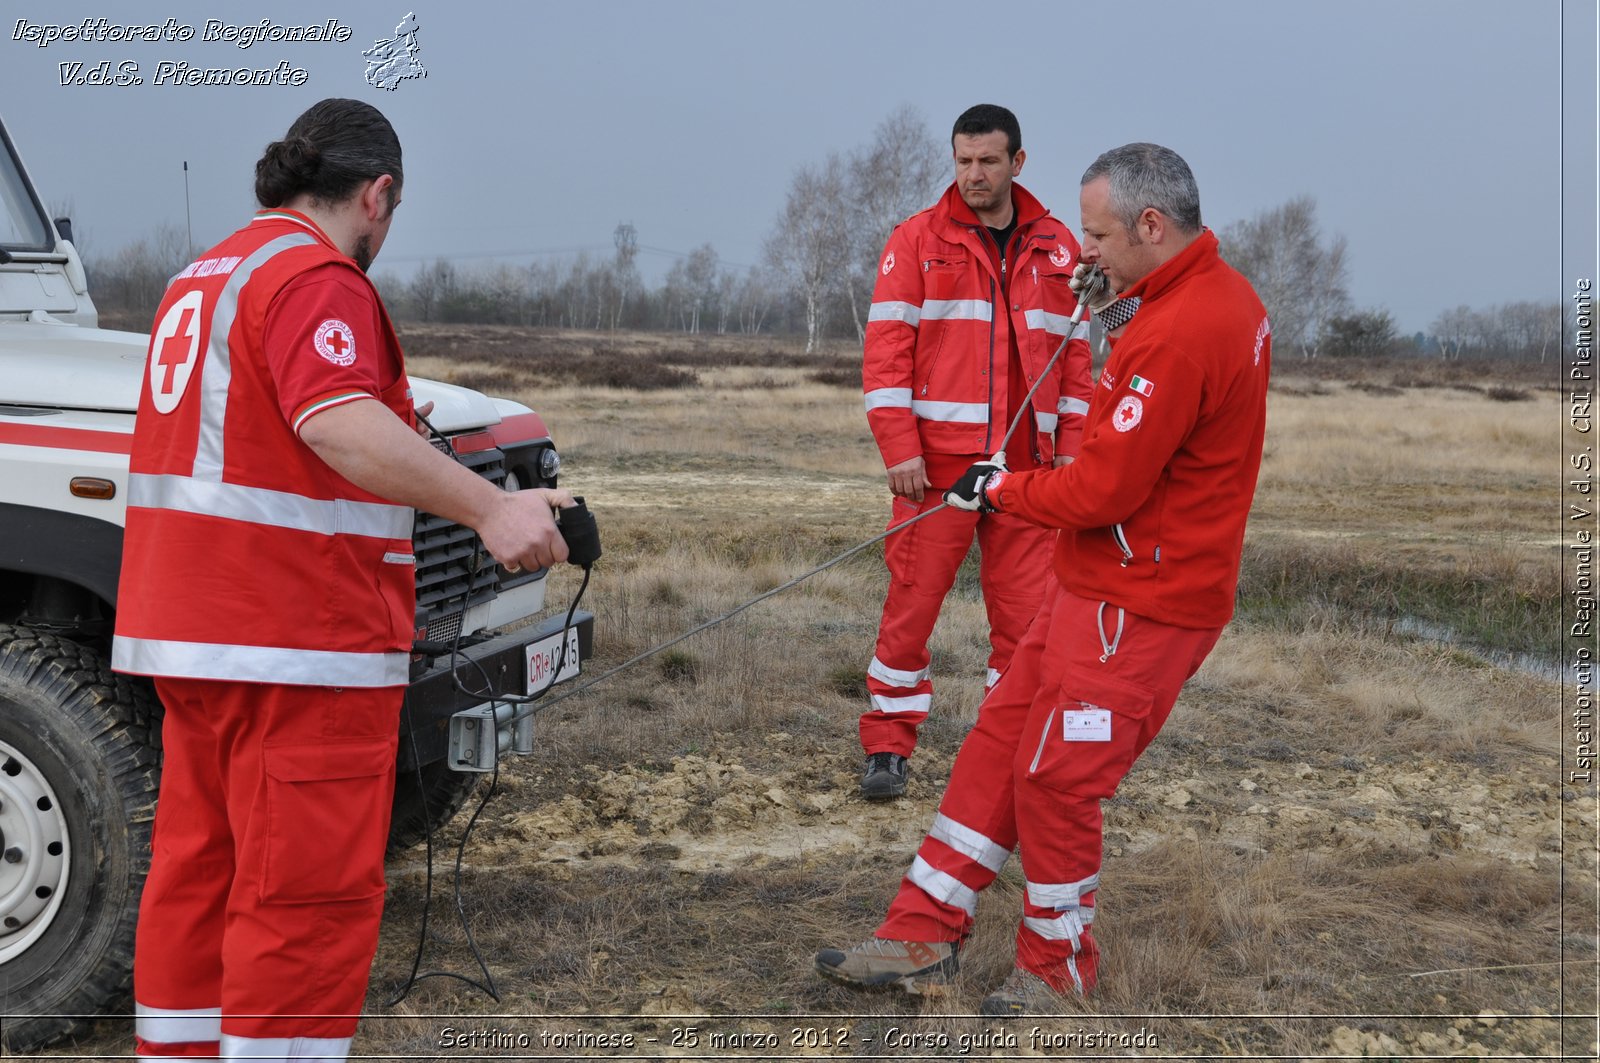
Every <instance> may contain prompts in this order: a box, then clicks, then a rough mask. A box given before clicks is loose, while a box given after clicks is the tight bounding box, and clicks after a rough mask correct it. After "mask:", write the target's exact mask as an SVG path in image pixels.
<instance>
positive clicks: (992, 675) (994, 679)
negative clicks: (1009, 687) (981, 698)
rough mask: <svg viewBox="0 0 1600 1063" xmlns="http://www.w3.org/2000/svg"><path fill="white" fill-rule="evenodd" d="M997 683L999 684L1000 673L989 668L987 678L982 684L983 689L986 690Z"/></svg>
mask: <svg viewBox="0 0 1600 1063" xmlns="http://www.w3.org/2000/svg"><path fill="white" fill-rule="evenodd" d="M998 682H1000V673H999V671H998V670H996V669H994V668H991V669H989V678H988V679H987V680H986V681H985V682H984V684H983V688H984V689H985V690H987V689H989V688H990V687H992V686H994V685H995V684H996V683H998Z"/></svg>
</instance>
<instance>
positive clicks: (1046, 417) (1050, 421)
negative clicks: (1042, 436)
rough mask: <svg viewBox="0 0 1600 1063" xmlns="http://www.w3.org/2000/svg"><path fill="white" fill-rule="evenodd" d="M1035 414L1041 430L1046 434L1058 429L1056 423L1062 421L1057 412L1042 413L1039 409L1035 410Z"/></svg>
mask: <svg viewBox="0 0 1600 1063" xmlns="http://www.w3.org/2000/svg"><path fill="white" fill-rule="evenodd" d="M1033 416H1034V418H1035V419H1036V420H1037V421H1038V422H1039V431H1041V432H1044V433H1046V434H1049V433H1051V432H1054V431H1055V430H1056V424H1057V423H1058V422H1059V421H1060V418H1058V417H1057V416H1056V415H1055V414H1053V413H1040V412H1039V411H1038V410H1034V411H1033Z"/></svg>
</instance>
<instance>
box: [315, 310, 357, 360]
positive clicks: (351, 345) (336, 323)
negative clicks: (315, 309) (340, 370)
mask: <svg viewBox="0 0 1600 1063" xmlns="http://www.w3.org/2000/svg"><path fill="white" fill-rule="evenodd" d="M311 344H312V346H314V347H315V348H316V349H317V353H318V354H320V355H322V357H324V358H326V359H327V360H328V361H330V362H332V363H333V364H334V365H350V364H351V363H353V362H354V361H355V360H356V335H355V333H353V332H351V331H350V326H349V325H346V324H345V323H344V322H343V321H340V320H339V319H338V318H336V317H330V318H328V320H326V321H324V322H323V323H322V324H320V325H318V326H317V333H316V335H315V336H313V337H312V339H311Z"/></svg>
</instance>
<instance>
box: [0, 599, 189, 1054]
mask: <svg viewBox="0 0 1600 1063" xmlns="http://www.w3.org/2000/svg"><path fill="white" fill-rule="evenodd" d="M160 720H161V710H160V703H159V702H157V701H156V698H155V694H154V692H153V691H152V690H151V689H150V687H149V686H148V685H147V684H146V683H144V682H142V681H139V680H136V679H132V678H129V677H127V676H122V675H117V674H115V673H113V672H112V671H111V669H110V667H109V665H108V664H107V662H106V660H105V659H104V658H103V657H101V656H100V655H99V654H97V653H96V652H95V651H94V650H92V649H90V648H89V647H87V646H84V645H81V644H79V643H76V642H72V641H70V640H68V639H64V638H59V637H57V636H55V635H51V634H47V633H44V632H41V631H38V630H34V629H31V628H26V627H18V626H13V625H9V624H0V835H3V838H0V1010H3V1013H4V1014H6V1015H8V1016H12V1015H16V1016H28V1017H26V1018H20V1019H8V1020H7V1021H6V1022H5V1024H4V1027H3V1029H0V1039H3V1044H4V1047H5V1049H6V1050H7V1051H9V1052H13V1053H21V1052H28V1051H32V1050H34V1049H37V1048H40V1047H42V1046H44V1045H46V1044H49V1043H50V1042H52V1041H55V1040H58V1039H60V1038H62V1037H65V1036H67V1035H68V1034H71V1033H74V1032H77V1031H79V1030H81V1029H83V1028H84V1027H86V1026H87V1025H88V1018H87V1017H88V1016H92V1015H97V1014H102V1013H105V1012H106V1011H108V1010H109V1009H111V1008H113V1007H115V1006H121V1005H123V1004H124V1003H125V1001H126V999H127V997H128V994H129V991H130V989H131V987H132V984H133V930H134V922H135V919H136V918H137V916H138V912H139V892H140V889H141V888H142V887H143V885H144V878H145V873H146V871H148V870H149V866H150V827H151V822H152V820H153V819H154V816H155V804H156V790H157V788H158V784H159V780H160V768H159V766H158V765H159V757H158V753H157V750H158V747H159V744H160Z"/></svg>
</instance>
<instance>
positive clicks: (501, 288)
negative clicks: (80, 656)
mask: <svg viewBox="0 0 1600 1063" xmlns="http://www.w3.org/2000/svg"><path fill="white" fill-rule="evenodd" d="M949 180H950V153H949V148H948V145H947V144H945V143H944V142H943V141H941V140H940V139H938V138H937V137H935V136H934V135H933V134H932V133H931V132H930V131H929V127H928V124H927V122H926V121H925V120H924V118H923V116H922V115H921V114H920V113H919V112H918V111H917V110H916V109H915V108H913V107H911V106H908V105H907V106H902V107H900V108H898V109H897V110H895V111H894V112H892V113H891V114H890V115H889V116H888V117H886V118H885V119H884V120H883V121H882V122H881V123H879V125H878V126H877V128H876V129H875V130H874V131H873V133H872V136H871V138H870V139H869V140H868V141H867V142H866V143H865V144H862V145H860V146H857V147H856V148H854V149H851V150H849V151H845V152H831V153H829V155H828V156H827V157H826V158H825V159H823V160H822V161H821V162H819V163H815V164H805V165H802V166H800V167H798V168H797V169H796V170H795V173H794V175H793V177H792V179H791V180H790V183H789V187H788V189H787V190H786V192H785V196H784V202H783V206H782V209H780V210H779V211H778V213H777V216H776V217H775V218H774V219H773V221H772V223H771V226H770V228H769V231H768V235H767V237H766V239H765V240H764V241H763V243H762V253H761V260H760V261H759V262H758V263H757V264H755V265H752V266H738V267H735V266H730V265H726V264H724V263H723V262H722V261H721V260H720V258H719V256H718V254H717V251H716V249H715V248H714V247H713V246H712V245H711V244H709V243H707V244H702V245H701V246H700V247H697V248H695V249H694V250H692V251H690V252H689V253H687V254H686V255H683V256H682V257H681V258H679V259H678V261H676V262H675V263H674V264H673V265H672V267H671V268H670V269H669V270H668V271H667V272H666V275H665V276H664V277H663V279H662V280H661V282H660V283H658V284H656V285H654V286H651V285H648V284H646V283H645V282H644V281H643V279H642V278H641V275H640V271H639V266H638V255H639V234H638V231H637V229H636V228H635V227H634V225H633V224H632V223H631V222H626V221H624V222H621V223H619V224H618V225H617V226H616V228H615V230H614V231H613V233H612V245H613V250H612V252H611V253H610V254H598V255H597V254H591V253H582V254H578V255H576V256H573V257H571V258H567V259H562V260H556V261H544V262H535V263H532V264H529V265H510V264H504V263H502V264H494V265H458V264H456V263H453V262H450V261H447V260H445V259H442V258H441V259H435V260H434V261H432V262H428V263H425V264H423V265H422V266H420V267H418V268H417V269H416V270H415V271H414V272H413V273H412V275H411V276H410V277H402V276H400V275H398V274H395V273H393V272H387V271H385V272H381V273H378V274H375V275H374V278H373V280H374V283H375V284H376V285H377V286H378V289H379V291H380V292H381V293H382V295H383V298H384V302H385V304H386V305H387V306H388V308H389V311H390V313H391V314H392V315H393V316H394V317H395V319H396V320H399V321H418V322H441V323H450V324H468V323H476V324H502V325H522V326H530V327H537V328H571V329H595V330H615V329H639V330H650V331H682V332H687V333H700V332H716V333H742V334H747V335H754V334H763V335H786V334H787V335H795V334H798V335H803V336H805V338H806V350H807V351H808V352H810V351H815V350H816V349H817V348H818V347H819V346H820V345H821V344H822V343H823V342H824V341H825V340H830V339H831V340H834V341H838V340H842V339H846V338H849V337H853V338H854V339H856V340H857V341H859V340H860V339H861V338H862V336H863V335H864V334H865V329H866V321H867V312H868V309H869V307H870V303H871V299H872V286H873V281H874V280H875V279H876V277H877V265H878V256H879V255H880V254H881V253H882V250H883V246H884V244H885V242H887V240H888V238H889V233H890V231H891V230H892V229H893V228H894V226H895V225H897V224H898V223H899V222H900V221H902V220H903V219H905V218H907V217H909V216H910V215H911V214H913V213H915V212H916V211H918V210H921V209H923V208H924V207H927V206H930V205H931V204H932V203H933V202H934V201H935V200H936V199H937V198H938V196H939V193H940V192H941V191H942V189H943V188H944V187H945V186H946V185H947V184H948V183H949ZM1217 236H1218V239H1219V240H1220V241H1221V245H1222V254H1223V257H1224V258H1225V259H1227V261H1228V262H1230V263H1231V264H1232V265H1233V266H1234V267H1236V268H1237V269H1238V270H1239V271H1240V272H1241V273H1243V274H1244V275H1245V276H1246V277H1248V278H1249V279H1250V281H1251V283H1252V284H1254V285H1255V288H1256V291H1257V292H1258V293H1259V294H1260V296H1261V299H1262V302H1263V303H1265V304H1266V307H1267V312H1268V314H1269V315H1270V317H1271V320H1272V334H1273V349H1274V351H1275V352H1276V353H1277V356H1278V357H1279V358H1280V359H1282V358H1322V357H1329V358H1341V357H1391V356H1421V357H1430V358H1439V359H1445V360H1456V359H1463V358H1467V359H1477V358H1494V359H1512V360H1525V361H1537V362H1544V361H1546V360H1548V359H1556V358H1558V357H1559V351H1560V349H1561V330H1562V326H1563V323H1564V322H1566V323H1567V324H1569V325H1570V313H1569V310H1568V308H1567V307H1566V305H1565V304H1564V303H1562V302H1561V301H1560V300H1550V301H1548V302H1514V303H1506V304H1503V305H1500V306H1493V307H1483V308H1473V307H1469V306H1458V307H1455V308H1454V309H1451V310H1447V311H1445V312H1443V313H1441V314H1440V315H1439V316H1438V317H1437V318H1436V319H1435V320H1434V321H1433V322H1432V323H1431V325H1430V328H1429V331H1427V332H1417V333H1413V334H1410V335H1405V334H1402V333H1401V332H1400V331H1399V329H1398V326H1397V325H1396V323H1395V320H1394V317H1393V315H1392V314H1391V313H1390V312H1389V311H1388V310H1387V309H1386V308H1384V307H1358V306H1356V305H1354V303H1353V301H1352V299H1351V297H1350V294H1349V270H1350V262H1349V258H1350V256H1349V247H1348V244H1347V242H1346V240H1345V238H1344V237H1343V236H1340V235H1334V236H1326V235H1325V234H1323V232H1322V231H1321V228H1320V226H1319V225H1318V222H1317V217H1316V201H1315V200H1314V199H1312V198H1311V197H1309V196H1298V197H1296V198H1293V199H1290V200H1288V201H1287V202H1285V203H1283V204H1281V205H1278V206H1274V207H1270V208H1267V209H1265V210H1262V211H1260V212H1259V213H1257V214H1256V215H1254V216H1253V217H1250V218H1247V219H1244V220H1241V221H1237V222H1233V223H1231V224H1228V225H1225V226H1222V227H1221V228H1220V229H1218V230H1217ZM85 257H86V261H85V267H86V270H87V272H88V274H89V280H90V291H91V293H92V294H93V296H94V299H95V302H96V303H97V305H99V306H100V308H101V309H102V311H107V312H111V313H114V314H116V315H118V316H119V317H120V318H124V319H133V320H143V321H149V320H150V318H152V317H153V316H154V313H155V308H156V306H157V304H158V303H159V302H160V299H161V294H162V292H163V291H164V289H165V287H166V283H167V279H168V278H169V277H171V276H172V275H173V274H174V273H176V272H177V271H178V270H180V269H182V268H183V266H184V265H186V264H187V263H188V261H189V258H190V249H189V248H188V246H187V242H186V241H185V240H184V238H183V234H182V232H181V230H179V229H178V227H177V226H175V225H164V226H161V227H159V228H157V229H156V230H155V231H154V232H153V233H152V234H151V235H149V236H148V237H145V238H143V239H140V240H138V241H135V242H134V243H133V244H131V245H129V246H127V247H124V248H122V249H121V250H119V251H117V252H115V253H114V254H110V255H106V256H92V255H87V254H86V256H85Z"/></svg>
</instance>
